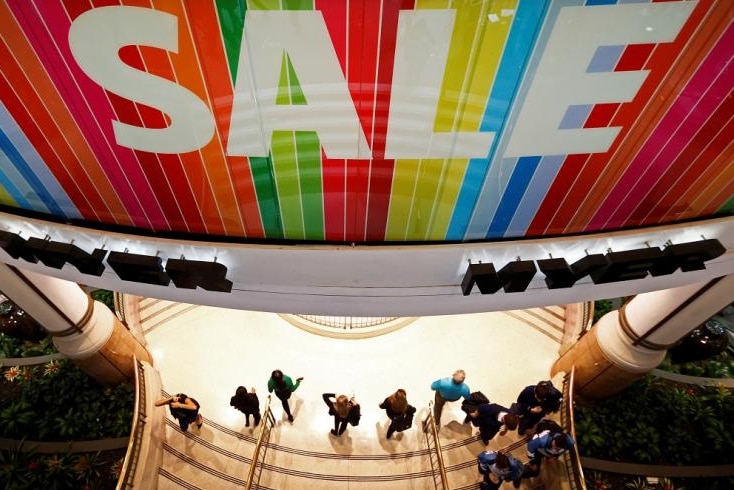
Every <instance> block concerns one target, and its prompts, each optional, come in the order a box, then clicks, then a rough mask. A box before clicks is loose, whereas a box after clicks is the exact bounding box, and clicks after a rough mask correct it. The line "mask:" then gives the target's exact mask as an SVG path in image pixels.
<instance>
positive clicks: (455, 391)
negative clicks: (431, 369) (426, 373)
mask: <svg viewBox="0 0 734 490" xmlns="http://www.w3.org/2000/svg"><path fill="white" fill-rule="evenodd" d="M465 379H466V373H465V372H464V370H463V369H458V370H456V371H455V372H454V374H453V376H451V377H450V378H441V379H437V380H436V381H434V382H433V383H431V389H432V390H434V391H435V392H436V395H435V402H434V405H433V418H434V420H435V421H436V427H440V426H441V412H442V411H443V406H444V404H445V403H446V402H455V401H456V400H458V399H459V398H462V397H463V398H464V399H465V400H468V399H469V396H470V394H471V390H469V387H468V386H467V385H466V383H464V380H465Z"/></svg>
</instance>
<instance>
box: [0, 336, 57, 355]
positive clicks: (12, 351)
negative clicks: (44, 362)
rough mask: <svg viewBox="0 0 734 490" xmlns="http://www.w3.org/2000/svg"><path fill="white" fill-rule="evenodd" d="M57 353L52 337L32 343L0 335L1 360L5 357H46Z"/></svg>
mask: <svg viewBox="0 0 734 490" xmlns="http://www.w3.org/2000/svg"><path fill="white" fill-rule="evenodd" d="M55 352H56V347H54V344H53V342H52V341H51V337H46V338H44V339H42V340H41V341H39V342H31V341H27V340H21V339H17V338H15V337H11V336H10V335H5V334H4V333H0V359H2V358H3V357H35V356H44V355H46V354H54V353H55Z"/></svg>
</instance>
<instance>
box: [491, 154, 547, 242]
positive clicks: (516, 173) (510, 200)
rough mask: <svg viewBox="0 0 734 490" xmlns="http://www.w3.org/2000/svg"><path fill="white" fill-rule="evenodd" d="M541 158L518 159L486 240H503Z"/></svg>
mask: <svg viewBox="0 0 734 490" xmlns="http://www.w3.org/2000/svg"><path fill="white" fill-rule="evenodd" d="M541 158H542V157H540V156H533V157H521V158H518V160H517V165H515V169H514V170H513V172H512V177H510V181H509V182H508V183H507V187H506V188H505V192H504V194H502V199H500V203H499V205H498V206H497V212H496V213H495V214H494V218H493V219H492V223H491V224H490V225H489V231H488V232H487V236H486V238H501V237H503V236H504V234H505V230H507V227H508V226H509V224H510V221H512V217H513V216H514V215H515V210H516V209H517V207H518V205H519V204H520V200H521V199H522V197H523V195H524V194H525V192H526V191H527V189H528V184H529V183H530V179H532V178H533V174H534V173H535V169H536V168H538V163H540V159H541Z"/></svg>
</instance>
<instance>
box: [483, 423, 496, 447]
mask: <svg viewBox="0 0 734 490" xmlns="http://www.w3.org/2000/svg"><path fill="white" fill-rule="evenodd" d="M499 431H500V430H499V429H498V428H496V427H482V426H479V437H481V439H482V442H483V443H484V445H485V446H486V445H487V444H489V441H491V440H492V438H493V437H494V436H496V435H497V433H498V432H499Z"/></svg>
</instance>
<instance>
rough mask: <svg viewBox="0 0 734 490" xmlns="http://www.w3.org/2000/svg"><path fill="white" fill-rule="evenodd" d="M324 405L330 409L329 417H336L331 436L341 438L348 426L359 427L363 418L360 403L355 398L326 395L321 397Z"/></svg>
mask: <svg viewBox="0 0 734 490" xmlns="http://www.w3.org/2000/svg"><path fill="white" fill-rule="evenodd" d="M321 397H322V398H323V399H324V403H326V406H327V407H329V415H332V416H333V417H334V428H333V429H331V435H333V436H337V437H339V436H341V435H342V434H344V431H345V430H347V424H348V423H349V424H352V425H357V424H359V419H360V417H361V413H360V408H359V403H357V402H356V400H355V399H354V397H351V398H349V397H347V395H339V396H336V394H335V393H324V394H323V395H321Z"/></svg>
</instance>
